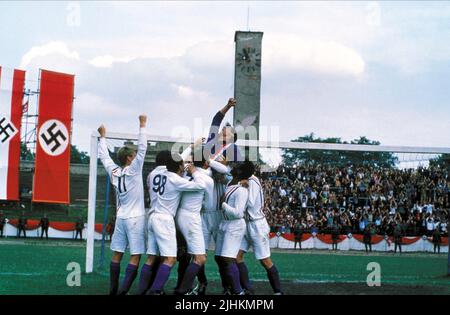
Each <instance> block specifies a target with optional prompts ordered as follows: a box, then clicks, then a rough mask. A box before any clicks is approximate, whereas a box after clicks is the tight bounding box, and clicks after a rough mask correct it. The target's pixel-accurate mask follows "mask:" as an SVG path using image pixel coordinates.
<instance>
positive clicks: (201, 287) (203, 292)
mask: <svg viewBox="0 0 450 315" xmlns="http://www.w3.org/2000/svg"><path fill="white" fill-rule="evenodd" d="M207 286H208V283H200V285H199V286H198V290H197V295H206V287H207Z"/></svg>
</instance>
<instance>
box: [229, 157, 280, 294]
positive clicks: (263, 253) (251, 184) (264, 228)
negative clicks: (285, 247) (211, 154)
mask: <svg viewBox="0 0 450 315" xmlns="http://www.w3.org/2000/svg"><path fill="white" fill-rule="evenodd" d="M245 163H246V165H247V169H248V171H249V173H250V174H251V175H252V176H251V177H250V178H249V180H248V202H247V211H246V222H247V232H246V234H245V237H244V239H243V240H242V244H241V249H240V251H239V255H238V257H237V266H238V269H239V276H240V282H241V285H242V287H243V288H244V289H245V290H246V291H247V292H248V293H249V294H251V293H253V288H252V286H251V283H250V280H249V276H248V269H247V266H246V265H245V262H244V254H245V253H246V252H248V250H249V249H250V247H253V251H254V254H255V257H256V259H257V260H259V261H260V262H261V264H262V266H263V267H264V268H265V269H266V272H267V278H268V279H269V282H270V285H271V286H272V289H273V291H274V293H275V294H276V295H281V294H282V292H281V286H280V277H279V274H278V270H277V268H276V267H275V265H274V264H273V263H272V260H271V259H270V243H269V233H270V227H269V224H268V223H267V220H266V217H265V215H264V212H263V209H264V191H263V189H262V186H261V182H260V181H259V179H258V177H256V176H255V175H254V173H255V166H254V164H253V163H252V162H250V161H249V162H245Z"/></svg>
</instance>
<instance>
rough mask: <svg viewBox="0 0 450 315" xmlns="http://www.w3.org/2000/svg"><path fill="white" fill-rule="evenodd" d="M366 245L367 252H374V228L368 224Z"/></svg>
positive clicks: (365, 232)
mask: <svg viewBox="0 0 450 315" xmlns="http://www.w3.org/2000/svg"><path fill="white" fill-rule="evenodd" d="M363 241H364V247H365V248H366V253H368V252H372V230H371V227H370V226H366V228H365V230H364V237H363Z"/></svg>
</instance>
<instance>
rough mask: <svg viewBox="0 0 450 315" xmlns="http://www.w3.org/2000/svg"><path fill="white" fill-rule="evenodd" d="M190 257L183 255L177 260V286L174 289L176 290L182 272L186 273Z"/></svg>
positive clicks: (182, 275)
mask: <svg viewBox="0 0 450 315" xmlns="http://www.w3.org/2000/svg"><path fill="white" fill-rule="evenodd" d="M190 258H191V257H190V256H188V255H185V256H183V257H181V258H180V259H179V260H178V270H177V272H178V278H177V286H176V289H175V290H177V289H178V288H179V287H180V285H181V282H182V281H183V278H184V274H185V273H186V269H187V268H188V266H189V263H190V261H191V259H190Z"/></svg>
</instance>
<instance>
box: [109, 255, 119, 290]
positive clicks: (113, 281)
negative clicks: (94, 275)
mask: <svg viewBox="0 0 450 315" xmlns="http://www.w3.org/2000/svg"><path fill="white" fill-rule="evenodd" d="M119 276H120V263H115V262H111V264H110V265H109V279H110V280H109V281H110V285H109V294H111V295H116V294H117V290H118V289H119Z"/></svg>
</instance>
